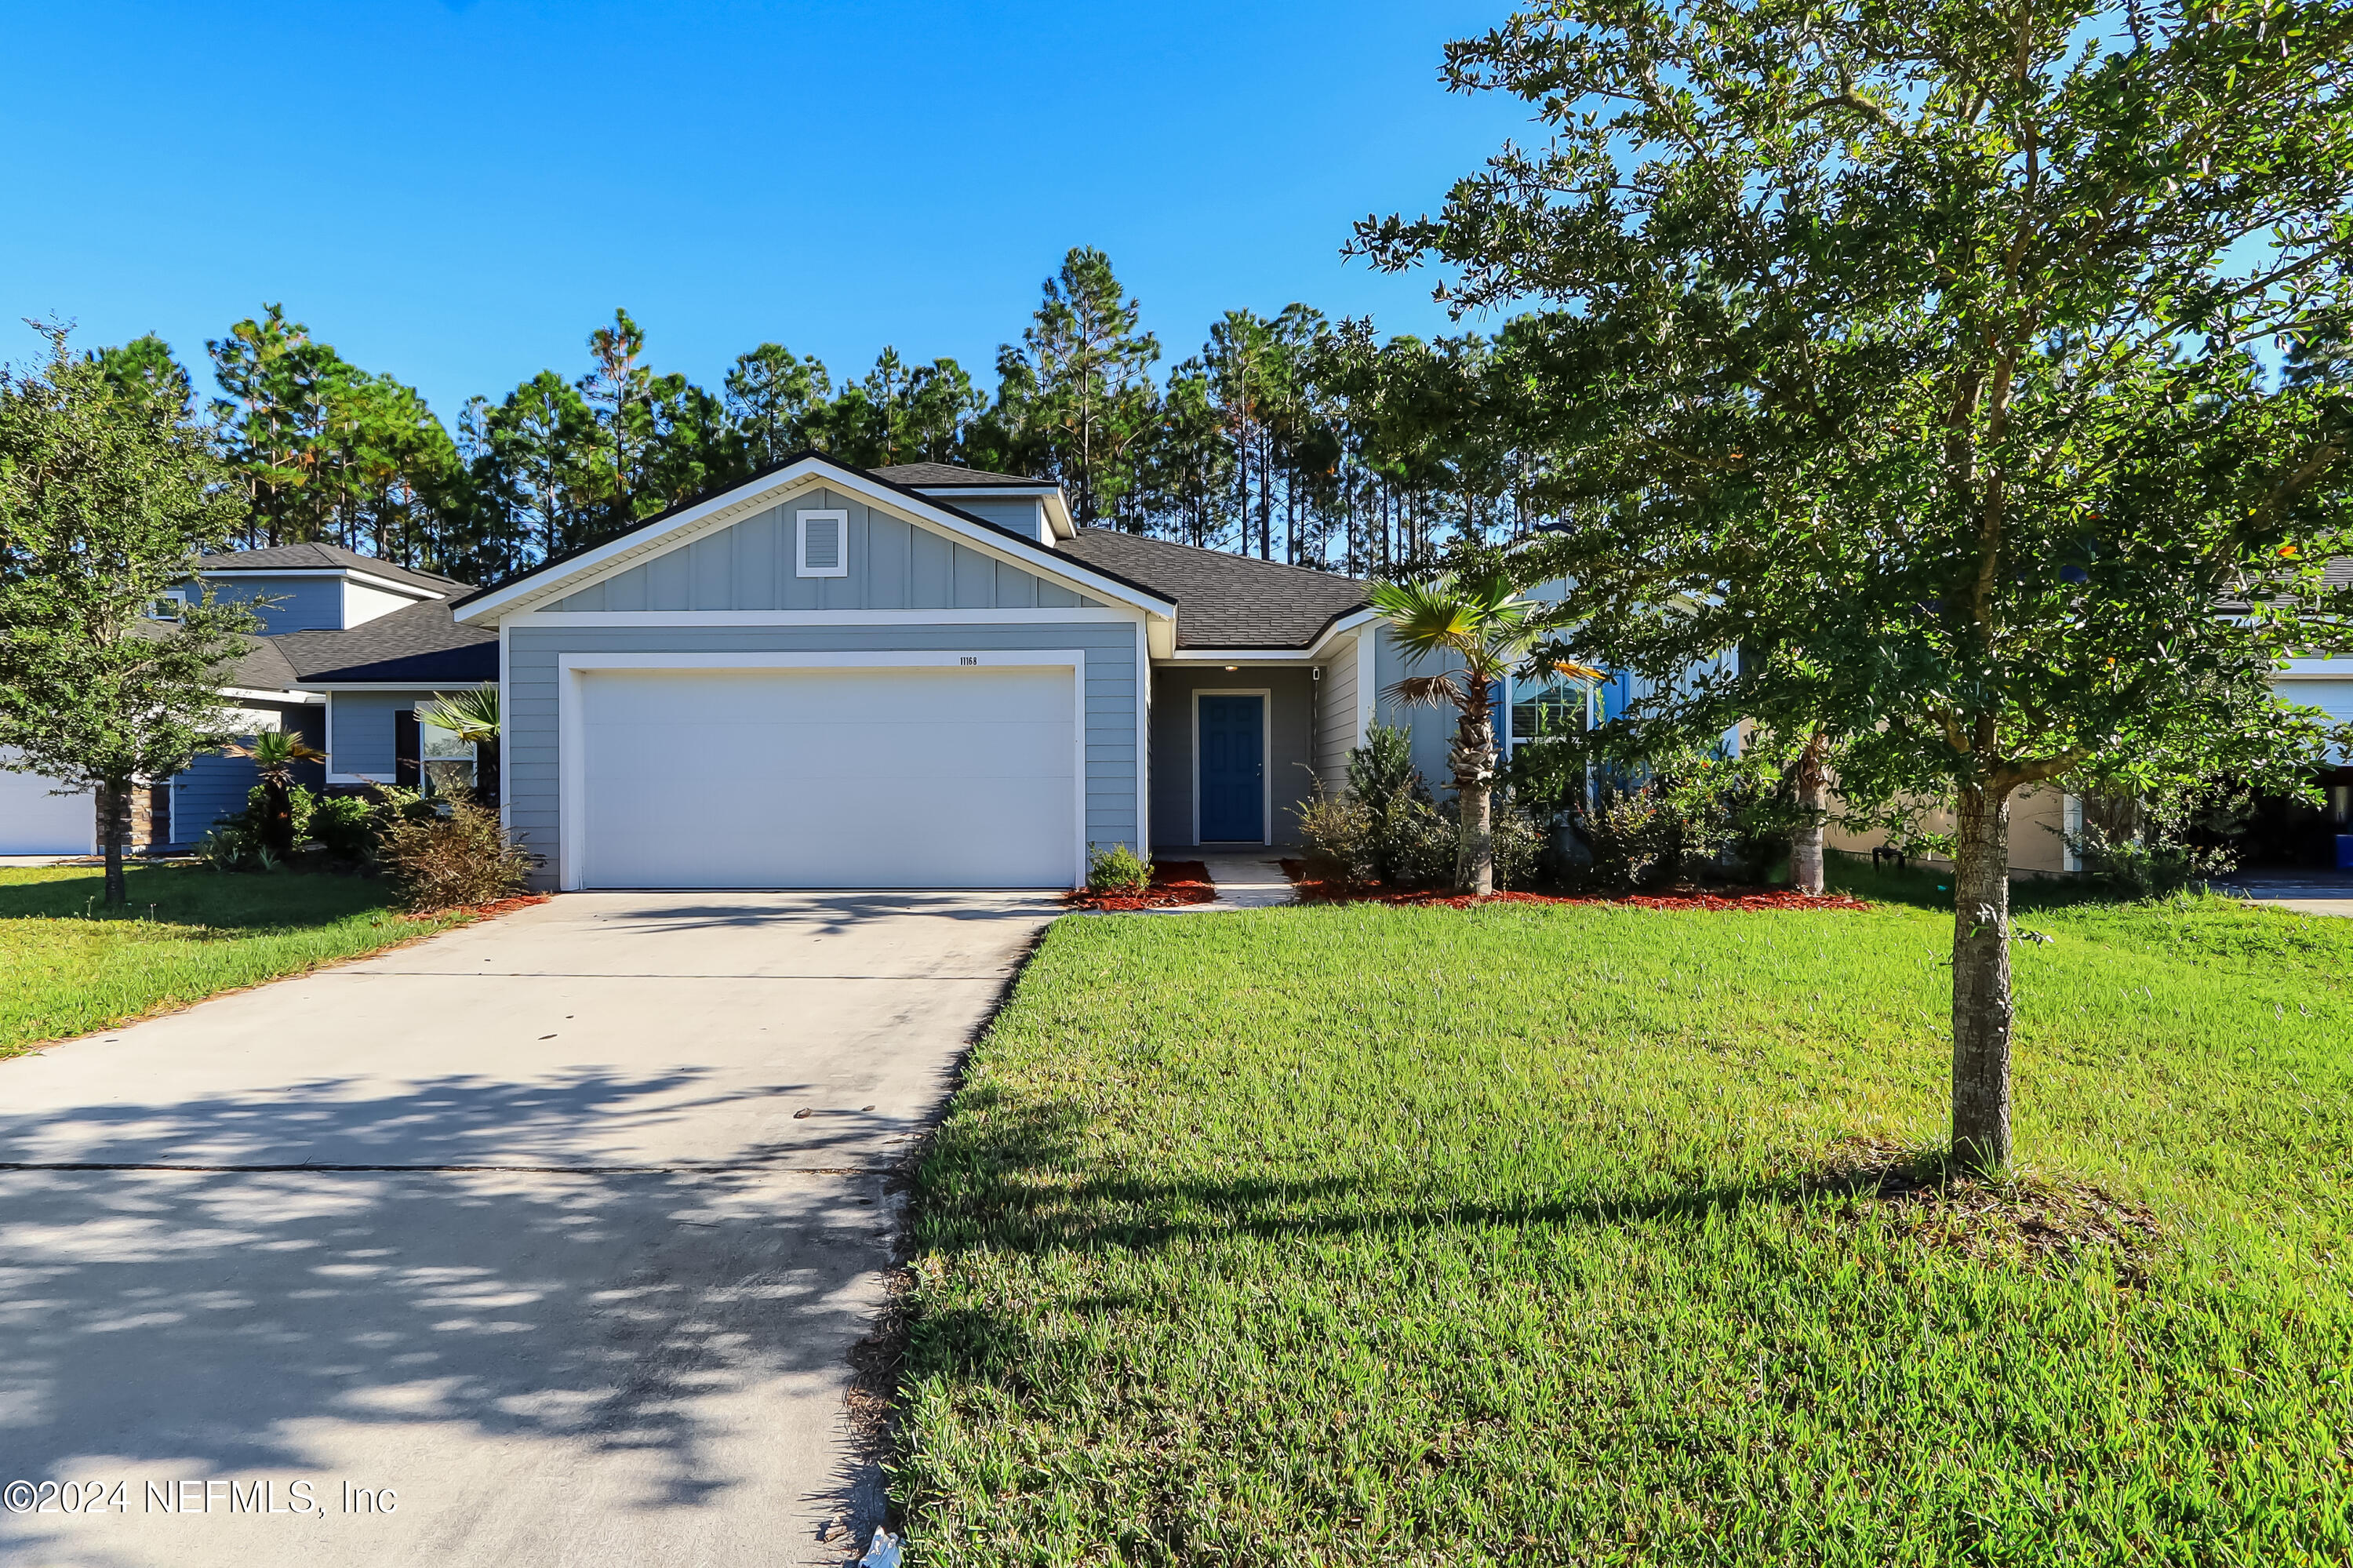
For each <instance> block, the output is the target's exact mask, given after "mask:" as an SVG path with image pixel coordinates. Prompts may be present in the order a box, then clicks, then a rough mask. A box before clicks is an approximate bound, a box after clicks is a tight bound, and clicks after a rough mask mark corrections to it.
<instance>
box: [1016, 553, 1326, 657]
mask: <svg viewBox="0 0 2353 1568" xmlns="http://www.w3.org/2000/svg"><path fill="white" fill-rule="evenodd" d="M1059 549H1060V552H1061V553H1062V554H1065V555H1068V556H1071V557H1072V558H1074V559H1076V560H1080V561H1083V562H1085V563H1086V564H1087V565H1088V566H1091V567H1101V568H1103V569H1104V570H1107V571H1114V572H1117V573H1119V574H1120V575H1121V576H1122V577H1129V578H1132V579H1134V581H1136V582H1138V583H1141V584H1143V585H1144V586H1145V588H1150V589H1152V590H1153V591H1154V592H1155V593H1159V594H1163V595H1166V597H1168V598H1170V599H1175V600H1176V646H1177V647H1179V648H1264V649H1291V648H1304V647H1306V646H1308V645H1309V644H1310V643H1312V642H1314V641H1315V639H1316V638H1317V637H1318V636H1319V635H1321V634H1322V632H1323V630H1324V628H1325V627H1327V626H1329V625H1331V624H1332V622H1333V621H1335V620H1338V619H1339V618H1340V617H1341V616H1344V615H1346V614H1348V613H1349V612H1351V611H1352V610H1358V609H1363V608H1364V607H1365V585H1364V584H1363V583H1362V582H1360V581H1359V580H1357V579H1356V578H1355V577H1341V576H1339V575H1338V574H1337V573H1334V572H1319V571H1317V570H1315V569H1314V567H1287V566H1284V565H1282V563H1281V562H1279V561H1259V560H1252V559H1251V558H1250V556H1229V555H1228V554H1226V553H1225V552H1224V551H1223V550H1201V549H1196V548H1195V547H1194V546H1190V545H1179V544H1176V543H1174V542H1173V541H1171V540H1167V539H1147V538H1145V536H1143V535H1140V534H1127V533H1123V532H1121V531H1120V530H1118V529H1116V528H1082V529H1080V530H1079V535H1078V537H1077V538H1075V539H1069V540H1065V541H1064V542H1063V543H1062V544H1061V545H1060V546H1059Z"/></svg>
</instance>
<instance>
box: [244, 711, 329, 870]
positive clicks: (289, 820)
mask: <svg viewBox="0 0 2353 1568" xmlns="http://www.w3.org/2000/svg"><path fill="white" fill-rule="evenodd" d="M228 754H229V755H230V756H231V757H249V758H253V768H254V771H255V772H257V773H259V774H260V775H261V800H262V806H263V810H262V813H261V847H262V848H264V849H266V850H268V851H269V853H270V854H271V855H272V856H273V857H274V858H276V859H278V860H280V861H282V860H284V859H286V858H287V857H288V856H289V855H291V854H292V853H294V765H295V764H296V763H298V762H323V761H325V760H326V759H327V754H326V753H325V752H323V751H320V750H317V749H315V748H313V747H311V744H310V742H308V741H306V740H304V739H303V738H302V737H301V736H299V735H290V734H288V733H287V732H286V731H284V730H276V729H266V730H263V731H262V732H261V733H260V734H259V735H257V736H254V737H253V744H252V745H251V746H232V747H228Z"/></svg>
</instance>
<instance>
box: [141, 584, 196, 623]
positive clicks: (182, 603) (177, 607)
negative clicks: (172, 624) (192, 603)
mask: <svg viewBox="0 0 2353 1568" xmlns="http://www.w3.org/2000/svg"><path fill="white" fill-rule="evenodd" d="M187 609H188V596H187V593H186V592H185V590H184V589H181V588H167V589H165V590H164V592H162V593H159V594H157V595H156V596H155V602H154V603H153V604H151V605H149V606H148V607H147V619H148V620H179V619H180V617H181V616H183V615H185V614H186V613H187Z"/></svg>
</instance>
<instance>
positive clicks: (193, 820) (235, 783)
mask: <svg viewBox="0 0 2353 1568" xmlns="http://www.w3.org/2000/svg"><path fill="white" fill-rule="evenodd" d="M237 705H238V706H239V707H247V708H253V709H257V710H259V711H261V712H264V713H275V714H277V715H279V727H280V729H283V730H285V731H286V732H287V733H289V734H290V735H300V736H301V737H302V738H303V739H304V740H307V741H309V742H310V743H311V745H312V746H315V747H321V748H322V749H324V747H325V743H326V725H327V717H326V710H325V709H324V708H321V707H317V706H314V705H310V704H295V703H289V704H276V703H259V702H252V701H245V700H240V701H239V702H238V704H237ZM241 738H244V739H248V740H249V739H251V738H252V737H251V736H243V737H241ZM260 781H261V775H260V774H259V772H258V771H257V770H256V769H255V768H254V766H253V759H252V758H247V757H229V756H227V755H225V754H223V753H221V752H217V751H210V752H206V753H205V754H204V755H203V756H200V757H198V758H196V759H195V761H193V762H191V763H189V764H188V766H187V767H185V768H182V769H181V770H180V771H179V772H177V773H175V774H174V775H173V776H172V822H171V841H170V842H171V845H172V847H173V848H174V849H184V848H185V847H187V846H188V845H190V844H193V843H195V842H196V841H197V840H198V839H200V838H203V837H204V836H205V834H206V833H207V832H211V831H212V825H213V824H214V823H215V822H216V821H219V820H220V819H221V818H223V817H227V816H234V815H235V814H237V812H239V811H242V810H245V798H246V796H247V794H248V792H250V791H251V790H252V789H253V787H254V786H255V785H256V784H258V783H259V782H260ZM294 781H295V782H296V783H298V784H301V785H302V786H304V787H305V788H307V789H318V788H319V787H320V786H321V785H322V784H323V783H325V782H326V769H325V768H322V767H321V766H320V765H319V764H318V763H315V762H298V763H296V764H295V765H294Z"/></svg>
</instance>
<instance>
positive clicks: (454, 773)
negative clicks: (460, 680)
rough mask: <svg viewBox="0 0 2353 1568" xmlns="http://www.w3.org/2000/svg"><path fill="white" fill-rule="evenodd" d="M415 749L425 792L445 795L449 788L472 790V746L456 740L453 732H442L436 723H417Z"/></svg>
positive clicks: (470, 742)
mask: <svg viewBox="0 0 2353 1568" xmlns="http://www.w3.org/2000/svg"><path fill="white" fill-rule="evenodd" d="M417 750H418V752H419V753H420V756H419V758H418V760H419V762H421V763H422V764H423V767H422V768H421V769H420V771H421V772H422V773H423V774H424V784H425V792H426V793H427V794H428V795H447V794H448V793H449V792H450V791H451V790H453V789H465V790H471V789H473V787H474V743H473V742H472V741H470V740H460V739H459V738H458V736H457V732H455V731H454V730H447V729H443V728H442V727H441V726H439V725H438V724H427V723H426V722H425V720H423V719H422V718H420V719H418V720H417Z"/></svg>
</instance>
